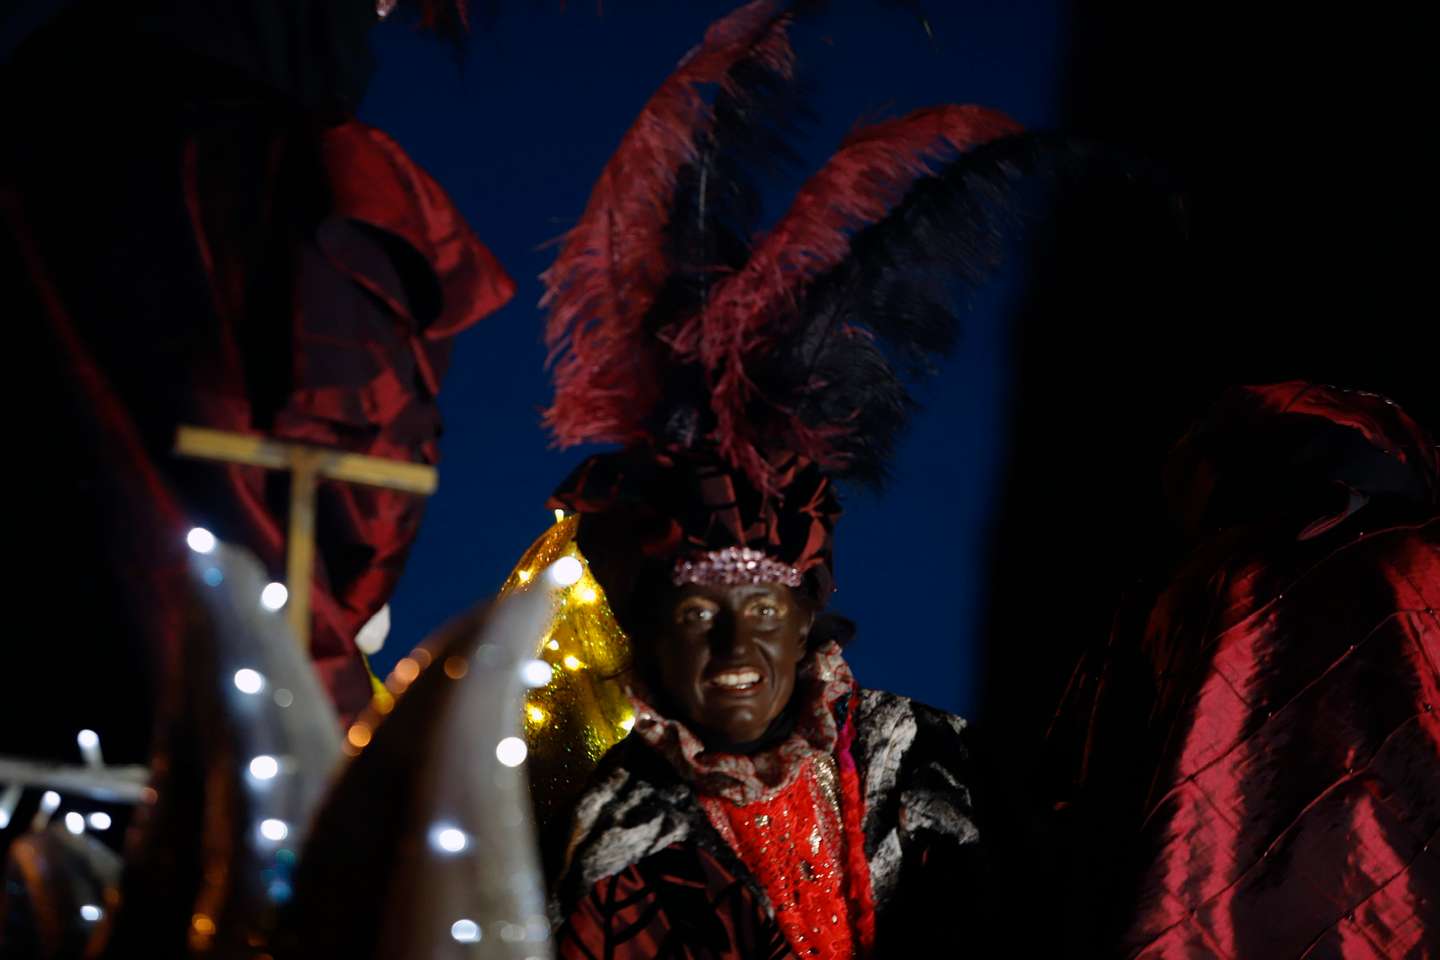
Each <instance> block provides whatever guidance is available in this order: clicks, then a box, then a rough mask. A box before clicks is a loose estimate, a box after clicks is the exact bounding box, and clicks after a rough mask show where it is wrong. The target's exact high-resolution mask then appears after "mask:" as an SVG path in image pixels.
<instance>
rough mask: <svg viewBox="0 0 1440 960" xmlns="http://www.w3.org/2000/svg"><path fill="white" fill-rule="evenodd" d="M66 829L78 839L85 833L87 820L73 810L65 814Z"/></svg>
mask: <svg viewBox="0 0 1440 960" xmlns="http://www.w3.org/2000/svg"><path fill="white" fill-rule="evenodd" d="M65 829H66V830H69V831H70V832H71V833H73V834H75V836H77V837H78V836H80V834H82V833H84V832H85V818H84V817H83V816H81V815H80V814H78V813H76V812H75V811H74V810H71V811H70V812H69V813H67V814H65Z"/></svg>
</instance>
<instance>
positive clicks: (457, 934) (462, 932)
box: [450, 920, 480, 943]
mask: <svg viewBox="0 0 1440 960" xmlns="http://www.w3.org/2000/svg"><path fill="white" fill-rule="evenodd" d="M450 936H451V938H452V939H454V940H455V942H456V943H479V942H480V924H478V923H476V922H475V921H474V920H456V921H455V922H454V923H452V924H450Z"/></svg>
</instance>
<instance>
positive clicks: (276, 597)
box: [260, 583, 290, 610]
mask: <svg viewBox="0 0 1440 960" xmlns="http://www.w3.org/2000/svg"><path fill="white" fill-rule="evenodd" d="M289 599H290V591H289V590H287V589H285V584H283V583H267V584H265V589H264V590H261V591H260V606H262V607H264V608H265V609H266V610H279V609H280V608H281V607H283V606H285V601H286V600H289Z"/></svg>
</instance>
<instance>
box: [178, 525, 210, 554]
mask: <svg viewBox="0 0 1440 960" xmlns="http://www.w3.org/2000/svg"><path fill="white" fill-rule="evenodd" d="M185 543H186V545H188V546H189V547H190V549H191V550H194V551H195V552H196V553H214V552H215V534H213V533H211V532H210V531H209V530H206V529H205V528H204V527H192V528H191V529H190V532H189V533H187V534H185Z"/></svg>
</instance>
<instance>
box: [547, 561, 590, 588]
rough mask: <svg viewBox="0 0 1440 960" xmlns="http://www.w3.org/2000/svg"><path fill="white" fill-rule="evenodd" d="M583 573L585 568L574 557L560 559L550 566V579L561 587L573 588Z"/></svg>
mask: <svg viewBox="0 0 1440 960" xmlns="http://www.w3.org/2000/svg"><path fill="white" fill-rule="evenodd" d="M584 573H585V568H584V567H582V566H580V561H579V560H576V559H575V558H574V557H561V558H560V559H559V560H556V561H555V562H554V563H553V564H551V566H550V579H551V580H553V581H555V583H556V584H558V585H559V586H562V587H570V586H574V585H575V584H576V583H578V582H580V577H581V576H582V575H583V574H584Z"/></svg>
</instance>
